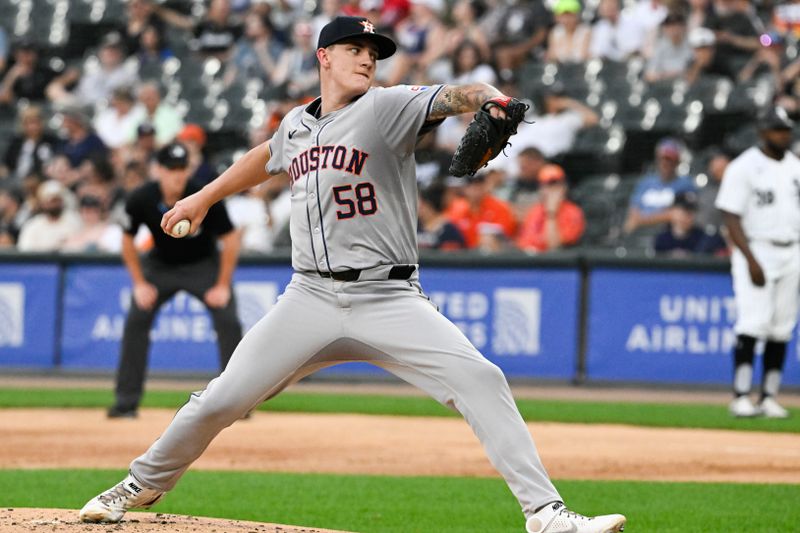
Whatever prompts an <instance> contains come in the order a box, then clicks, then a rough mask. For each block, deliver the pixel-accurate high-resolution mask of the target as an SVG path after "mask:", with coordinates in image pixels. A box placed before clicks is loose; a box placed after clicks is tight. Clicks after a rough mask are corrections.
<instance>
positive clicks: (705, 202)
mask: <svg viewBox="0 0 800 533" xmlns="http://www.w3.org/2000/svg"><path fill="white" fill-rule="evenodd" d="M730 162H731V158H730V157H729V156H728V155H727V154H725V153H723V152H717V153H715V154H713V155H712V156H711V158H710V159H709V160H708V165H707V167H706V172H705V173H704V174H700V175H698V176H697V179H696V180H695V181H696V183H697V185H698V186H699V188H698V190H697V213H696V214H695V221H696V223H697V225H698V226H700V227H701V228H702V229H703V231H705V232H706V233H707V234H709V235H713V234H718V233H719V232H720V228H722V214H721V213H720V212H719V209H717V208H716V206H714V201H715V200H716V198H717V194H718V193H719V187H720V185H721V184H722V176H723V175H724V174H725V169H726V168H728V163H730Z"/></svg>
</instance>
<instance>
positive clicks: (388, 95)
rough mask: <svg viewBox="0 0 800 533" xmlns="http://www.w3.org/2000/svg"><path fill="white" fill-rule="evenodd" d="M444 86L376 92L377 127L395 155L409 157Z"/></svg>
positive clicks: (416, 86) (404, 86) (406, 86)
mask: <svg viewBox="0 0 800 533" xmlns="http://www.w3.org/2000/svg"><path fill="white" fill-rule="evenodd" d="M442 87H444V86H443V85H432V86H419V85H397V86H395V87H389V88H385V89H378V90H375V91H373V92H374V93H375V97H374V99H373V101H372V103H373V105H374V106H375V118H376V127H377V128H378V129H379V131H380V133H381V135H383V138H384V140H385V141H386V144H387V145H388V146H389V148H391V149H392V150H393V151H394V152H396V153H401V154H409V153H411V152H413V151H414V147H415V146H416V144H417V135H418V134H419V133H420V130H422V128H423V126H424V125H425V121H426V120H427V118H428V114H429V113H430V110H431V106H432V105H433V100H434V99H435V98H436V95H437V94H439V92H440V91H441V90H442Z"/></svg>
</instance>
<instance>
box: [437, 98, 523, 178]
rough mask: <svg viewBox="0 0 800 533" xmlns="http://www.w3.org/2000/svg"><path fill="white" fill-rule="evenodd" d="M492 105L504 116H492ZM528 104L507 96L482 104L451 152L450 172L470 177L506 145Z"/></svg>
mask: <svg viewBox="0 0 800 533" xmlns="http://www.w3.org/2000/svg"><path fill="white" fill-rule="evenodd" d="M492 106H495V107H499V108H500V109H502V110H503V111H505V114H506V116H505V118H495V117H493V116H492V115H491V113H490V112H489V110H490V109H491V107H492ZM527 110H528V104H525V103H523V102H520V101H519V100H517V99H516V98H511V97H510V96H498V97H496V98H492V99H491V100H488V101H487V102H486V103H484V104H483V105H482V106H481V108H480V109H479V110H478V112H477V113H475V118H473V119H472V122H470V123H469V126H467V131H466V133H464V137H462V138H461V142H460V143H459V144H458V148H456V152H455V154H453V161H452V162H451V163H450V174H452V175H453V176H466V175H467V174H469V175H470V176H472V175H474V174H475V173H476V172H477V171H478V170H480V169H481V168H483V167H485V166H486V164H487V163H488V162H489V161H491V160H492V159H494V158H495V157H497V155H498V154H499V153H500V152H502V151H503V148H505V147H506V145H507V144H508V139H509V137H511V136H512V135H514V134H515V133H517V126H519V123H520V122H522V120H523V119H524V118H525V112H526V111H527Z"/></svg>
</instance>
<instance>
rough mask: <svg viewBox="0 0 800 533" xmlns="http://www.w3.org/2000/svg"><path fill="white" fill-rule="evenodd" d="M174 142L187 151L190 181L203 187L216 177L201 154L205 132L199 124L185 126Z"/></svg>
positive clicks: (203, 154)
mask: <svg viewBox="0 0 800 533" xmlns="http://www.w3.org/2000/svg"><path fill="white" fill-rule="evenodd" d="M176 140H178V141H179V142H181V143H182V144H183V145H184V146H185V147H186V149H187V150H188V151H189V172H190V175H191V179H192V180H194V181H196V182H197V183H201V184H203V185H205V184H207V183H209V182H210V181H211V180H213V179H214V178H216V177H217V175H216V173H215V172H214V169H213V168H211V165H210V164H209V162H208V160H207V159H206V156H205V153H204V152H203V150H204V148H205V146H206V132H205V130H204V129H203V128H202V127H201V126H200V125H199V124H187V125H185V126H184V127H183V129H182V130H181V131H180V133H178V136H177V137H176Z"/></svg>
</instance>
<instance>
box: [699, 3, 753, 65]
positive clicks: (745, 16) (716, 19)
mask: <svg viewBox="0 0 800 533" xmlns="http://www.w3.org/2000/svg"><path fill="white" fill-rule="evenodd" d="M720 5H721V6H722V7H723V8H724V10H719V11H715V12H714V13H712V14H711V15H710V16H709V17H708V18H707V19H706V27H707V28H709V29H711V30H712V31H713V32H714V38H715V41H716V50H715V53H714V60H713V62H712V64H711V66H710V67H709V71H710V72H712V73H714V74H721V75H723V76H727V77H729V78H731V79H734V80H735V79H737V78H738V76H739V71H740V70H741V69H742V67H744V65H745V64H746V63H747V62H748V61H749V60H750V57H751V56H752V55H753V54H754V53H755V52H756V51H757V50H758V48H759V46H761V44H760V43H759V39H758V37H759V35H760V34H761V33H762V31H761V30H762V29H763V25H762V24H761V22H760V21H759V20H758V18H757V17H756V15H755V13H754V10H753V9H752V6H751V4H750V2H749V0H720Z"/></svg>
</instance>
